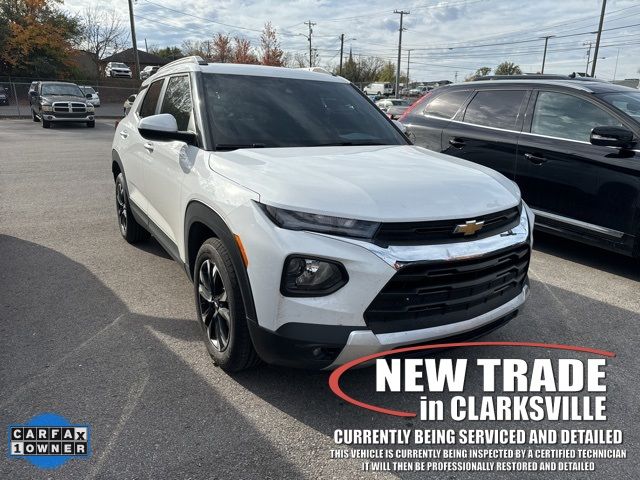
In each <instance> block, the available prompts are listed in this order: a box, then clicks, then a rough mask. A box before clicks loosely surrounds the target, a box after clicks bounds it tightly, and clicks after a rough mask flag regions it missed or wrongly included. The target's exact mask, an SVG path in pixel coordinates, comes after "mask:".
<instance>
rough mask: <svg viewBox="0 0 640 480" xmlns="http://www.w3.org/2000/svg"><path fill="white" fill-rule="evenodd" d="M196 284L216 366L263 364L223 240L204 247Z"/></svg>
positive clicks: (199, 309) (228, 369) (232, 368)
mask: <svg viewBox="0 0 640 480" xmlns="http://www.w3.org/2000/svg"><path fill="white" fill-rule="evenodd" d="M193 285H194V294H195V301H196V312H197V315H198V323H200V326H201V327H202V331H203V334H204V341H205V344H206V346H207V351H208V352H209V355H210V356H211V358H212V359H213V361H214V363H215V364H216V365H218V366H219V367H220V368H222V369H223V370H224V371H225V372H239V371H241V370H246V369H247V368H250V367H253V366H255V365H257V364H258V363H260V358H259V357H258V354H257V353H256V351H255V349H254V348H253V343H252V342H251V336H250V335H249V328H248V326H247V319H246V315H245V310H244V303H243V301H242V293H241V291H240V285H239V283H238V277H237V275H236V272H235V269H234V268H233V262H232V261H231V256H230V255H229V251H228V250H227V248H226V247H225V246H224V244H223V243H222V242H221V241H220V240H219V239H217V238H209V239H208V240H206V241H205V242H204V243H203V244H202V246H201V247H200V250H199V251H198V256H197V257H196V263H195V270H194V282H193Z"/></svg>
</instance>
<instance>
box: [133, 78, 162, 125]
mask: <svg viewBox="0 0 640 480" xmlns="http://www.w3.org/2000/svg"><path fill="white" fill-rule="evenodd" d="M163 82H164V79H162V80H156V81H155V82H153V83H152V84H151V86H150V87H149V88H148V89H147V93H146V95H145V96H144V99H143V100H142V105H141V106H140V112H139V115H140V117H142V118H144V117H148V116H150V115H155V113H156V105H157V104H158V98H160V90H162V83H163Z"/></svg>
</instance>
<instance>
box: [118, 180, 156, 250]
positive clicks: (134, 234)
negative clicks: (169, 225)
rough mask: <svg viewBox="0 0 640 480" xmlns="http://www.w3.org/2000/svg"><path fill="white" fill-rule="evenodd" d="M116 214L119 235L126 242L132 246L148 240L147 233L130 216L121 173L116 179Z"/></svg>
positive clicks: (127, 195) (125, 187)
mask: <svg viewBox="0 0 640 480" xmlns="http://www.w3.org/2000/svg"><path fill="white" fill-rule="evenodd" d="M116 214H117V216H118V227H119V229H120V235H122V238H124V239H125V240H126V241H127V242H129V243H131V244H134V243H138V242H141V241H143V240H146V239H148V238H149V232H147V231H146V230H145V229H144V227H143V226H142V225H140V224H139V223H138V222H137V221H136V219H135V218H133V215H132V214H131V207H130V205H129V194H128V192H127V185H126V183H125V181H124V175H123V174H122V173H119V174H118V176H117V177H116Z"/></svg>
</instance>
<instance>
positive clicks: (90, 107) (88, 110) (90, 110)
mask: <svg viewBox="0 0 640 480" xmlns="http://www.w3.org/2000/svg"><path fill="white" fill-rule="evenodd" d="M94 110H95V109H94V108H93V105H91V104H90V103H87V112H93V111H94Z"/></svg>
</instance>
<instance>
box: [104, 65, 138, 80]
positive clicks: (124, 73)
mask: <svg viewBox="0 0 640 480" xmlns="http://www.w3.org/2000/svg"><path fill="white" fill-rule="evenodd" d="M104 74H105V75H106V76H107V77H124V78H133V74H132V73H131V69H130V68H129V67H128V66H127V65H126V64H124V63H119V62H109V63H107V66H106V67H105V69H104Z"/></svg>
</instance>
